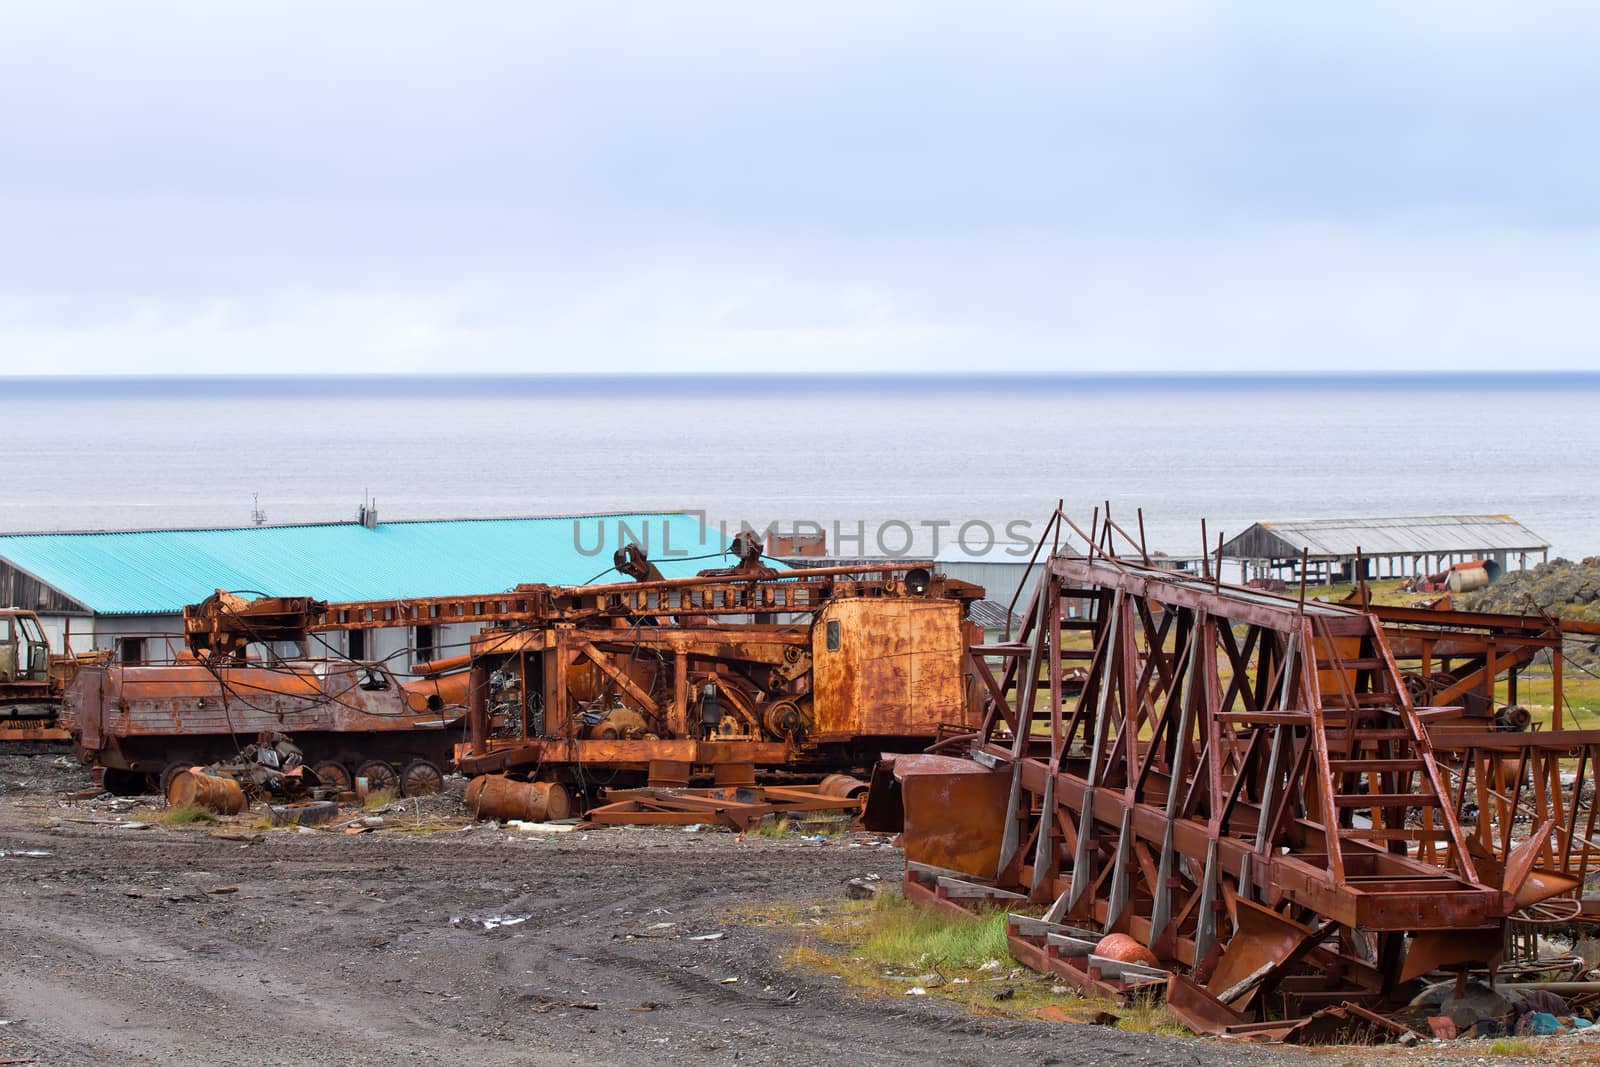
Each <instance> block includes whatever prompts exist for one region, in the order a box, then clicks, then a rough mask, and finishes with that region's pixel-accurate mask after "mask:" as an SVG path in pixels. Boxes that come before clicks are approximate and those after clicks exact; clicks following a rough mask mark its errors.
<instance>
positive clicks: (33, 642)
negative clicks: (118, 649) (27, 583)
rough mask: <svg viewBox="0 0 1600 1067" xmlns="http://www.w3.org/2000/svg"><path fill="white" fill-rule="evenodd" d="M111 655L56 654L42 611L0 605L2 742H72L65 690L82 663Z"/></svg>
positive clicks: (0, 742) (0, 711)
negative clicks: (63, 707) (63, 719)
mask: <svg viewBox="0 0 1600 1067" xmlns="http://www.w3.org/2000/svg"><path fill="white" fill-rule="evenodd" d="M109 655H110V653H109V652H94V653H90V654H88V655H85V656H64V655H54V654H52V653H51V651H50V642H49V641H48V640H47V639H46V637H45V634H44V627H43V626H42V625H41V624H40V623H39V616H38V615H36V614H34V613H33V612H31V611H25V610H23V609H21V608H0V744H4V743H7V742H17V741H44V742H54V741H70V740H71V739H72V735H71V734H70V733H68V731H67V730H66V728H65V727H64V726H62V725H61V721H60V716H61V695H62V693H63V692H65V690H66V687H67V682H68V681H69V680H71V678H72V676H73V674H74V673H76V671H77V669H78V667H79V666H81V665H82V664H84V663H87V662H98V661H100V660H102V659H104V658H106V657H108V656H109Z"/></svg>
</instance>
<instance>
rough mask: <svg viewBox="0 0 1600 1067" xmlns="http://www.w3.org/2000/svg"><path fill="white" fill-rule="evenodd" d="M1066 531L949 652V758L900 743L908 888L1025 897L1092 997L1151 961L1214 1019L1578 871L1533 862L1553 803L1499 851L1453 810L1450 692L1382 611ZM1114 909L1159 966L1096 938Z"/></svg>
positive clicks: (1468, 943)
mask: <svg viewBox="0 0 1600 1067" xmlns="http://www.w3.org/2000/svg"><path fill="white" fill-rule="evenodd" d="M1062 518H1063V521H1066V520H1065V517H1064V516H1063V517H1062ZM1074 529H1076V527H1074ZM1080 533H1081V531H1080ZM1085 540H1087V541H1089V543H1091V544H1095V543H1096V541H1097V540H1098V541H1099V545H1100V550H1098V551H1092V552H1091V554H1090V555H1089V556H1087V557H1079V556H1070V555H1061V554H1058V555H1055V556H1053V557H1052V558H1049V559H1048V560H1047V561H1045V563H1044V576H1043V578H1042V579H1041V581H1040V582H1039V585H1038V587H1037V591H1036V593H1035V595H1034V598H1033V601H1032V604H1031V607H1030V608H1029V610H1028V612H1027V614H1026V620H1027V621H1026V625H1025V627H1024V629H1023V632H1022V633H1021V634H1020V635H1019V636H1018V639H1017V640H1015V641H1008V642H1004V643H1001V644H996V645H981V646H976V647H974V648H972V649H971V650H970V657H969V663H970V664H971V667H972V669H973V670H974V672H975V673H976V674H977V676H978V677H979V680H980V682H981V686H982V689H983V690H984V692H985V693H986V695H987V703H986V708H985V712H984V717H983V720H982V725H981V727H980V729H979V731H978V734H977V736H976V737H975V738H974V739H973V740H972V742H971V746H970V750H969V751H968V752H967V753H966V758H964V759H961V760H951V759H949V758H948V757H947V756H917V757H909V758H907V757H901V758H900V759H899V760H897V761H896V764H895V776H896V777H897V778H898V779H899V782H900V790H901V795H900V797H899V800H900V804H901V806H902V807H903V827H904V842H905V847H906V857H907V861H908V876H907V892H908V894H909V895H911V896H913V897H915V898H918V899H924V900H936V901H939V902H941V903H946V904H949V903H951V902H952V900H964V901H966V902H969V903H970V902H973V901H988V902H990V903H1002V902H1004V901H1007V900H1014V899H1016V898H1017V897H1020V898H1023V899H1025V900H1026V901H1027V902H1029V903H1030V904H1031V905H1033V906H1034V907H1036V908H1044V909H1045V911H1044V915H1043V917H1042V918H1040V917H1038V916H1037V915H1034V916H1031V917H1030V916H1024V915H1020V914H1019V915H1016V916H1014V917H1013V922H1012V925H1011V928H1010V933H1011V943H1012V947H1013V951H1014V952H1015V953H1016V954H1017V955H1018V958H1020V959H1024V960H1025V961H1027V962H1030V963H1032V964H1034V965H1035V966H1038V967H1041V968H1042V969H1046V970H1049V971H1052V972H1054V973H1056V974H1058V975H1060V976H1061V977H1062V978H1064V979H1066V980H1067V981H1069V982H1071V983H1073V984H1074V985H1076V986H1078V987H1079V988H1082V989H1085V990H1088V991H1092V992H1095V993H1118V992H1121V991H1124V990H1126V989H1128V988H1132V987H1135V986H1140V985H1149V984H1151V983H1153V982H1157V981H1161V980H1165V981H1167V982H1168V983H1169V985H1170V986H1171V987H1172V989H1173V990H1174V991H1175V997H1176V999H1177V1000H1178V1001H1179V1002H1181V1003H1184V1004H1186V1005H1189V1007H1188V1009H1187V1010H1188V1011H1189V1013H1190V1015H1191V1016H1194V1017H1203V1018H1204V1019H1205V1020H1206V1024H1207V1026H1208V1027H1210V1028H1220V1027H1224V1026H1228V1025H1243V1024H1244V1023H1245V1022H1246V1020H1247V1017H1248V1016H1249V1015H1251V1014H1255V1013H1259V1012H1261V1011H1266V1012H1268V1013H1270V1014H1273V1015H1277V1014H1283V1013H1289V1014H1298V1013H1300V1012H1302V1011H1306V1010H1316V1009H1319V1008H1322V1007H1326V1006H1330V1005H1339V1004H1341V1003H1345V1002H1349V1003H1353V1004H1380V1003H1386V1002H1392V1001H1393V1000H1395V999H1396V998H1399V997H1401V996H1403V995H1405V994H1406V993H1407V992H1408V990H1409V988H1410V985H1411V983H1412V982H1413V980H1414V979H1416V978H1417V977H1418V976H1420V975H1422V974H1425V973H1428V972H1432V971H1434V970H1436V969H1439V968H1466V967H1473V966H1490V965H1493V964H1494V963H1496V962H1497V961H1498V960H1499V958H1500V956H1501V953H1502V949H1503V944H1504V940H1505V930H1506V921H1507V918H1508V916H1509V915H1511V914H1512V913H1513V911H1515V910H1516V909H1518V908H1526V907H1531V906H1534V905H1537V904H1538V903H1540V902H1541V901H1542V900H1544V899H1547V898H1549V897H1553V896H1556V895H1560V894H1563V893H1570V892H1571V891H1572V889H1573V883H1572V880H1571V879H1570V878H1568V877H1563V876H1562V873H1561V871H1560V869H1559V868H1560V863H1559V862H1557V863H1555V864H1554V869H1547V868H1545V867H1541V865H1540V864H1541V861H1544V862H1545V863H1549V861H1551V860H1552V858H1553V857H1554V856H1555V854H1554V853H1553V852H1552V851H1551V846H1550V841H1551V837H1552V833H1553V831H1554V830H1555V826H1556V820H1555V819H1554V818H1553V817H1552V818H1547V819H1544V820H1543V821H1542V822H1541V823H1540V824H1539V825H1537V826H1534V827H1531V828H1528V829H1527V831H1526V832H1525V833H1524V835H1523V838H1522V840H1520V841H1519V842H1517V843H1515V844H1514V845H1513V843H1512V841H1511V839H1510V837H1509V835H1507V836H1505V837H1504V838H1503V839H1502V840H1501V841H1500V843H1499V847H1485V846H1484V844H1483V843H1482V842H1481V841H1479V840H1478V838H1477V837H1476V836H1475V833H1476V832H1477V830H1478V827H1472V828H1469V827H1464V826H1463V824H1462V822H1461V820H1460V818H1459V817H1458V811H1459V810H1460V808H1461V797H1462V788H1463V787H1462V784H1461V782H1462V775H1461V774H1460V773H1457V774H1455V775H1454V776H1453V775H1452V771H1451V768H1450V766H1449V765H1448V761H1445V760H1442V759H1441V758H1440V757H1439V755H1438V754H1437V752H1436V749H1435V742H1434V740H1433V733H1432V728H1431V724H1434V723H1442V722H1444V721H1445V720H1448V719H1452V718H1458V717H1459V715H1460V708H1458V707H1439V706H1434V705H1421V706H1419V705H1418V704H1417V703H1415V702H1414V700H1413V697H1412V693H1411V691H1410V690H1408V687H1407V683H1406V677H1405V675H1404V674H1403V673H1402V671H1401V669H1400V667H1399V666H1398V664H1397V661H1396V657H1395V655H1394V652H1393V650H1392V649H1391V646H1390V643H1389V639H1388V637H1387V636H1386V633H1385V630H1384V626H1383V623H1382V622H1381V621H1380V619H1379V618H1378V617H1377V616H1375V615H1374V614H1372V613H1371V612H1368V611H1365V610H1363V609H1362V608H1361V607H1359V606H1356V607H1352V606H1345V605H1333V604H1326V603H1318V602H1310V603H1306V602H1303V601H1299V600H1295V599H1291V598H1287V597H1282V596H1275V595H1271V594H1268V593H1264V592H1260V591H1256V590H1252V589H1246V588H1241V587H1235V586H1230V585H1225V584H1223V583H1221V582H1220V581H1217V580H1215V579H1207V578H1201V577H1196V576H1193V575H1186V574H1183V573H1180V572H1176V571H1173V570H1168V569H1163V568H1160V567H1156V566H1153V565H1151V564H1150V563H1149V562H1148V560H1144V559H1140V560H1138V561H1134V560H1132V559H1129V558H1120V559H1119V558H1117V557H1116V556H1114V555H1111V554H1110V553H1109V551H1106V550H1104V546H1105V544H1106V542H1105V540H1104V539H1103V538H1099V539H1097V538H1094V537H1086V538H1085ZM1075 670H1078V671H1081V672H1082V673H1081V675H1079V677H1081V678H1082V682H1081V687H1079V688H1078V692H1076V694H1072V693H1069V692H1068V690H1069V689H1070V688H1073V687H1072V686H1071V685H1070V684H1069V683H1070V681H1071V679H1072V678H1073V672H1074V671H1075ZM876 784H877V782H876V781H875V785H876ZM880 804H885V805H887V804H888V801H886V800H882V799H880V798H879V797H878V796H874V797H873V798H872V799H871V800H870V801H869V813H868V819H869V822H870V821H871V819H872V812H871V809H872V808H873V807H875V806H878V805H880ZM1575 810H1576V809H1572V810H1571V811H1568V812H1567V821H1568V822H1569V823H1570V821H1571V818H1572V811H1575ZM1569 836H1571V835H1570V834H1569ZM1019 908H1020V906H1019ZM1109 932H1122V933H1127V934H1129V935H1131V936H1132V937H1133V938H1135V939H1136V940H1137V941H1139V942H1140V943H1141V944H1144V945H1146V946H1148V947H1149V948H1150V949H1151V950H1153V952H1154V954H1155V956H1156V957H1157V959H1158V960H1159V962H1160V967H1158V968H1149V967H1144V968H1143V969H1142V970H1141V966H1140V965H1137V964H1127V963H1120V962H1117V961H1113V960H1107V959H1104V958H1100V957H1097V956H1096V955H1095V954H1094V951H1093V948H1094V941H1093V940H1092V938H1094V937H1097V936H1099V935H1100V934H1102V933H1109ZM1173 975H1175V976H1177V977H1170V976H1173ZM1197 1004H1198V1005H1201V1006H1202V1007H1201V1008H1199V1009H1197V1008H1196V1007H1195V1005H1197Z"/></svg>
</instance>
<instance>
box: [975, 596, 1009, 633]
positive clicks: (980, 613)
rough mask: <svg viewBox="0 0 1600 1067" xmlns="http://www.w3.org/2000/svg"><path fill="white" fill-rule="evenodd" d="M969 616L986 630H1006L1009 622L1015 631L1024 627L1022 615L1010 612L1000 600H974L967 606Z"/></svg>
mask: <svg viewBox="0 0 1600 1067" xmlns="http://www.w3.org/2000/svg"><path fill="white" fill-rule="evenodd" d="M967 618H969V619H971V620H972V621H973V622H975V623H977V624H978V625H979V626H981V627H983V628H984V629H985V630H1004V629H1005V628H1006V623H1007V622H1010V624H1011V629H1012V630H1013V631H1019V630H1021V629H1022V616H1021V615H1017V614H1015V613H1013V612H1008V611H1007V610H1006V606H1005V605H1004V604H1002V603H1001V602H1000V601H998V600H974V601H973V602H972V604H971V606H970V607H968V608H967Z"/></svg>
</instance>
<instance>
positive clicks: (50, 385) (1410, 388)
mask: <svg viewBox="0 0 1600 1067" xmlns="http://www.w3.org/2000/svg"><path fill="white" fill-rule="evenodd" d="M0 399H3V405H4V406H3V410H4V411H5V431H6V433H5V439H6V447H5V448H4V450H3V452H0V456H3V465H4V473H3V475H0V530H7V531H17V530H54V529H116V528H149V527H165V526H212V525H241V524H246V523H248V522H250V520H251V509H252V500H253V498H258V499H259V502H260V508H261V510H262V511H264V512H265V513H266V515H267V519H268V521H269V522H273V523H286V522H316V521H329V520H347V519H351V518H354V516H355V514H356V511H357V508H358V507H359V506H360V504H361V501H362V499H363V495H364V494H366V495H370V496H371V497H374V498H375V499H376V501H377V507H378V510H379V512H380V514H381V516H382V517H383V518H384V519H385V520H394V519H419V518H437V517H464V516H503V515H543V514H582V513H594V512H607V511H638V510H657V509H698V510H703V511H705V512H707V513H708V514H709V515H710V516H711V517H712V518H713V519H723V520H726V521H728V522H729V523H737V522H739V521H741V520H743V521H748V522H750V523H752V524H754V525H756V526H764V525H765V524H767V523H768V522H772V521H778V522H780V523H783V524H784V525H788V524H790V523H793V522H795V521H812V522H817V523H819V524H822V525H824V526H829V527H831V526H832V525H833V524H834V523H840V524H842V527H841V528H842V529H843V530H844V531H845V532H846V533H852V532H859V530H860V528H859V527H858V526H857V524H858V523H860V524H865V528H866V530H867V546H866V547H867V549H868V550H869V551H870V550H871V549H872V547H873V546H872V539H873V537H874V536H876V533H877V532H883V531H885V530H887V531H889V533H888V537H889V540H890V542H891V547H897V545H894V544H893V542H897V541H898V540H899V539H901V538H902V537H903V534H902V533H901V532H900V529H899V527H898V526H893V525H891V526H887V527H886V526H885V525H884V524H893V523H895V522H896V521H897V520H898V521H899V522H903V523H905V524H906V525H907V526H908V527H910V528H912V529H914V530H916V531H918V533H919V534H920V539H919V543H918V547H919V550H921V551H926V550H927V548H928V546H929V541H930V539H931V537H932V529H933V527H931V526H929V525H927V524H938V523H949V524H951V525H950V526H945V527H940V531H941V537H942V538H943V539H944V541H946V542H948V540H949V539H950V537H951V536H952V531H953V530H954V529H955V528H956V527H957V526H959V524H961V523H963V522H966V521H968V520H982V521H983V522H985V523H988V524H990V525H991V526H993V527H994V528H995V529H997V530H1001V529H1003V528H1004V526H1005V524H1006V523H1008V522H1019V521H1030V520H1032V521H1034V522H1035V523H1036V524H1037V520H1039V519H1041V518H1042V517H1043V516H1044V515H1046V514H1048V513H1049V511H1050V510H1051V509H1052V508H1053V507H1054V505H1055V502H1056V500H1057V499H1058V498H1064V499H1065V500H1066V504H1067V510H1068V511H1069V513H1071V514H1073V515H1074V516H1075V517H1081V521H1082V523H1083V524H1084V525H1085V526H1087V524H1088V518H1089V515H1090V513H1091V512H1092V510H1093V508H1094V507H1095V506H1096V505H1098V504H1101V503H1102V502H1103V501H1106V500H1109V501H1111V504H1112V508H1113V511H1114V513H1115V514H1116V515H1117V516H1118V517H1119V518H1120V519H1124V520H1128V523H1129V525H1131V520H1132V519H1133V515H1134V509H1135V508H1136V507H1142V508H1143V509H1144V513H1145V517H1146V528H1147V531H1148V539H1149V541H1150V543H1151V547H1152V548H1161V549H1164V550H1166V551H1168V552H1171V553H1173V554H1188V553H1193V552H1195V551H1196V550H1197V549H1198V548H1199V546H1200V534H1199V524H1200V520H1201V519H1202V518H1205V519H1206V520H1207V521H1208V524H1209V528H1210V532H1211V535H1212V537H1213V538H1214V537H1215V535H1216V533H1217V531H1219V530H1221V531H1224V532H1227V533H1230V534H1231V533H1235V532H1238V531H1240V530H1242V529H1244V527H1246V526H1247V525H1249V524H1250V523H1251V522H1253V521H1256V520H1258V519H1274V518H1279V519H1281V518H1306V517H1318V516H1352V515H1355V516H1366V515H1428V514H1446V513H1506V514H1510V515H1512V516H1515V517H1516V518H1517V519H1519V520H1521V521H1522V522H1523V523H1524V524H1525V525H1527V526H1529V527H1531V528H1532V529H1533V530H1534V531H1536V532H1537V533H1539V534H1541V535H1543V537H1544V538H1545V539H1547V540H1548V541H1550V542H1551V543H1552V545H1553V546H1554V549H1553V551H1554V552H1555V553H1557V554H1563V555H1568V556H1574V557H1576V556H1580V555H1586V554H1594V553H1600V527H1597V517H1600V516H1597V512H1600V509H1597V507H1596V504H1597V499H1596V486H1597V485H1600V420H1597V419H1596V417H1595V412H1596V402H1597V401H1600V375H1576V376H1563V377H1509V376H1508V377H1493V378H1449V377H1445V378H1433V377H1403V378H1385V379H1370V378H1368V379H1353V378H1316V379H1310V378H1302V379H1271V378H1227V379H1186V378H1129V379H1083V378H1013V379H996V378H974V379H951V378H906V379H897V378H816V377H777V378H740V379H708V378H699V377H695V378H649V377H642V378H640V377H636V378H622V379H612V378H581V379H538V378H520V379H475V380H445V379H418V378H413V379H348V378H325V379H291V378H283V379H274V380H262V379H230V380H220V379H168V380H153V379H131V380H110V379H100V380H94V381H83V382H72V381H60V380H57V381H47V380H37V379H35V380H26V379H10V380H7V379H0ZM969 538H970V539H971V540H973V541H975V542H976V541H980V540H981V531H979V530H978V529H977V528H973V529H971V530H969ZM844 547H845V548H846V550H848V549H849V548H850V547H851V546H849V545H846V546H844Z"/></svg>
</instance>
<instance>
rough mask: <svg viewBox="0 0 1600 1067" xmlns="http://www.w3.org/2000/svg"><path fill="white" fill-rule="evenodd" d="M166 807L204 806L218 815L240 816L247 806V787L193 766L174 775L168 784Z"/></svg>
mask: <svg viewBox="0 0 1600 1067" xmlns="http://www.w3.org/2000/svg"><path fill="white" fill-rule="evenodd" d="M167 806H168V807H172V808H190V807H194V808H205V809H206V810H207V811H214V812H216V813H217V814H218V815H237V814H239V813H240V812H241V811H243V810H244V809H245V802H244V790H243V789H240V788H239V783H238V782H236V781H234V780H233V779H232V778H223V777H220V776H219V775H215V774H207V773H206V772H205V771H203V770H201V769H200V768H199V767H190V768H189V769H188V770H186V771H184V772H183V773H182V774H178V775H174V776H173V778H172V781H171V782H170V783H169V784H168V785H167Z"/></svg>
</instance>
